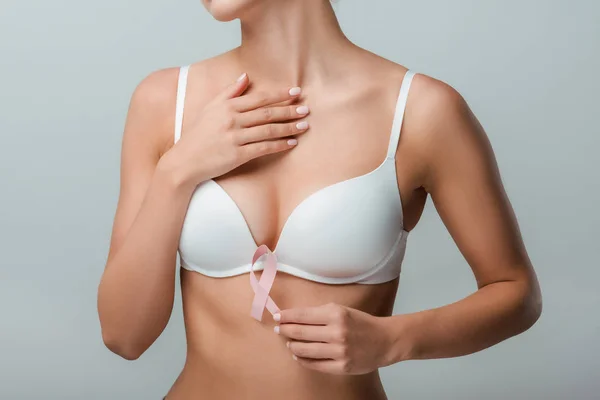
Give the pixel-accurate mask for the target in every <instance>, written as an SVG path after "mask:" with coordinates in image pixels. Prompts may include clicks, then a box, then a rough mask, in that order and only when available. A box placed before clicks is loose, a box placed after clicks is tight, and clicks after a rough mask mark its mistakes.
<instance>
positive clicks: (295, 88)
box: [290, 87, 302, 96]
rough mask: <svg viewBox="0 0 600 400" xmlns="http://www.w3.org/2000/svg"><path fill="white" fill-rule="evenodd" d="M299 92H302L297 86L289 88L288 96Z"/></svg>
mask: <svg viewBox="0 0 600 400" xmlns="http://www.w3.org/2000/svg"><path fill="white" fill-rule="evenodd" d="M300 93H302V89H300V88H299V87H293V88H291V89H290V96H297V95H299V94H300Z"/></svg>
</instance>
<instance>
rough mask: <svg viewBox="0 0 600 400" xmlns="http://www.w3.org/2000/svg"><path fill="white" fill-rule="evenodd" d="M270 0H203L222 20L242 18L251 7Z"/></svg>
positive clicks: (214, 14) (216, 17)
mask: <svg viewBox="0 0 600 400" xmlns="http://www.w3.org/2000/svg"><path fill="white" fill-rule="evenodd" d="M265 1H270V0H202V2H203V3H204V7H206V9H207V10H208V12H209V13H210V14H211V15H212V16H213V17H214V18H215V19H216V20H217V21H221V22H228V21H232V20H234V19H236V18H241V17H242V16H243V15H244V14H245V13H246V12H247V11H248V10H249V9H251V8H252V7H254V6H256V5H258V4H259V3H262V2H265Z"/></svg>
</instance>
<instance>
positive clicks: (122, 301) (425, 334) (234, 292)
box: [98, 0, 541, 400]
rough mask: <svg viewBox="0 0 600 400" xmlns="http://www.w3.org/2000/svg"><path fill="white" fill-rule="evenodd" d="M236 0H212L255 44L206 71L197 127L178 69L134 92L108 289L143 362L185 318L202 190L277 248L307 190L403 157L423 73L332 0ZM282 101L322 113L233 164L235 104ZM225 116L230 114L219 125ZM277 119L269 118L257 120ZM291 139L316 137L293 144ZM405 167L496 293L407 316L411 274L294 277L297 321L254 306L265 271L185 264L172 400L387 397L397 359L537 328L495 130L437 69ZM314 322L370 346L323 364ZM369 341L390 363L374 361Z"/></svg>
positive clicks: (531, 281)
mask: <svg viewBox="0 0 600 400" xmlns="http://www.w3.org/2000/svg"><path fill="white" fill-rule="evenodd" d="M223 4H225V3H223V2H219V1H212V2H206V5H207V7H208V8H209V11H211V12H212V13H213V15H215V17H216V18H218V19H222V20H227V19H231V18H240V19H241V20H242V34H243V35H242V37H243V40H242V46H240V47H239V48H236V49H234V50H232V51H230V52H227V53H225V54H222V55H220V56H217V57H214V58H211V59H208V60H204V61H201V62H198V63H195V64H193V65H192V67H191V69H190V76H189V82H188V95H187V98H186V108H185V118H184V126H183V133H182V138H181V140H180V141H179V142H178V143H177V144H176V145H173V126H174V105H175V87H176V83H177V76H178V69H177V68H168V69H164V70H160V71H156V72H154V73H152V74H150V75H149V76H148V77H147V78H146V79H144V80H143V81H142V82H141V83H140V85H139V86H138V88H137V89H136V91H135V93H134V94H133V97H132V101H131V105H130V110H129V114H128V118H127V122H126V127H125V132H124V136H123V149H122V160H121V193H120V197H119V203H118V206H117V212H116V215H115V222H114V227H113V233H112V238H111V247H110V250H109V256H108V261H107V265H106V269H105V272H104V275H103V277H102V281H101V283H100V286H99V293H98V310H99V315H100V321H101V325H102V333H103V338H104V341H105V343H106V345H107V346H108V347H109V349H111V350H112V351H113V352H115V353H117V354H119V355H121V356H122V357H124V358H126V359H136V358H138V357H139V356H140V355H141V354H142V353H143V352H144V351H145V350H146V349H147V348H148V347H149V346H150V345H151V344H152V343H153V342H154V341H155V340H156V338H157V337H158V336H159V335H160V333H161V332H162V330H163V329H164V327H165V326H166V324H167V322H168V319H169V317H170V314H171V310H172V307H173V298H174V287H175V257H176V251H177V245H178V241H179V235H180V232H181V227H182V223H183V219H184V217H185V212H186V209H187V204H188V202H189V199H190V197H191V194H192V193H193V190H194V187H195V185H197V184H198V183H200V182H201V181H203V180H205V179H210V178H214V179H215V180H216V181H217V182H218V183H219V184H220V185H221V186H222V187H223V188H224V189H225V190H226V191H227V192H228V193H229V194H230V196H231V197H232V198H233V199H234V200H235V201H236V203H237V204H238V206H239V208H240V210H241V211H242V213H243V215H244V217H245V218H246V221H247V222H248V226H249V227H250V230H251V232H252V235H253V237H254V239H255V241H256V243H257V244H261V243H264V244H266V245H268V246H269V248H271V249H274V248H275V247H276V244H277V241H278V240H279V235H280V233H281V230H282V228H283V225H284V223H285V221H286V219H287V217H288V216H289V215H290V213H291V212H292V210H293V209H294V208H295V207H296V206H297V205H298V204H299V203H300V202H301V201H302V200H303V199H305V198H306V197H307V196H308V195H310V194H311V193H313V192H315V191H317V190H319V189H321V188H323V187H325V186H328V185H330V184H333V183H335V182H339V181H341V180H344V179H347V178H351V177H355V176H358V175H362V174H364V173H367V172H369V171H371V170H373V169H375V168H376V167H377V166H378V165H379V164H380V163H381V162H382V161H383V159H384V157H385V153H386V150H387V145H388V140H389V135H390V130H391V123H392V116H393V111H394V106H395V101H396V98H397V95H398V90H399V87H400V83H401V81H402V78H403V76H404V74H405V73H406V68H405V67H403V66H401V65H398V64H395V63H393V62H391V61H388V60H386V59H384V58H382V57H379V56H377V55H374V54H372V53H369V52H368V51H366V50H363V49H361V48H359V47H357V46H355V45H354V44H352V43H351V42H350V41H348V40H347V39H346V38H345V37H344V36H343V35H342V34H341V31H340V30H339V27H338V26H337V23H336V21H335V19H334V16H333V14H332V12H331V8H330V6H329V3H328V2H325V1H321V0H304V1H302V2H300V1H297V2H295V1H290V2H286V3H285V4H286V5H285V6H283V5H281V4H282V3H278V4H279V5H274V4H271V2H267V1H258V0H245V1H240V2H236V4H237V6H236V7H237V8H236V7H234V6H229V7H228V6H226V5H223ZM282 7H291V8H290V9H287V10H282V9H281V8H282ZM277 30H278V32H279V34H274V33H273V32H274V31H277ZM298 37H302V38H303V40H302V41H298V40H295V38H298ZM317 38H318V40H317ZM241 72H247V73H248V75H247V76H246V77H245V78H243V81H242V83H240V84H238V85H240V86H239V87H238V89H239V90H238V89H236V87H235V84H233V83H232V81H234V80H235V78H236V77H237V76H239V75H240V73H241ZM294 86H300V87H301V88H302V92H301V94H300V95H298V96H289V97H286V96H285V93H287V90H289V89H290V88H292V87H294ZM240 88H241V89H240ZM269 96H271V100H273V99H277V100H280V102H279V103H275V104H271V103H269V104H264V105H262V106H261V107H254V106H256V104H255V103H253V106H252V107H249V106H248V107H246V108H249V109H250V111H252V110H258V111H259V112H260V110H264V109H265V108H269V109H271V110H272V111H273V110H275V109H276V107H279V111H282V110H283V109H284V108H282V107H285V106H288V105H293V108H290V110H293V109H295V108H296V106H299V105H306V106H308V107H309V109H310V112H309V113H308V115H306V116H305V115H296V114H294V112H293V111H289V113H288V114H286V115H285V117H280V120H278V121H277V124H278V125H279V126H284V125H285V126H292V125H295V123H297V122H299V121H307V122H309V127H308V129H305V130H303V131H302V132H298V131H296V132H294V133H293V134H292V135H289V136H286V137H280V138H277V144H276V145H273V146H271V147H269V148H268V150H267V147H261V148H260V149H262V150H261V151H262V153H260V152H259V150H258V149H259V147H255V148H254V149H253V150H252V151H251V150H247V151H244V153H243V157H240V158H235V162H234V161H232V160H234V158H231V157H230V156H229V155H230V154H233V153H232V151H233V149H234V148H235V149H238V150H239V148H241V147H244V146H247V144H244V145H238V144H235V145H234V144H232V143H229V144H228V143H226V142H224V141H220V140H221V139H220V138H222V137H225V136H224V135H229V131H227V130H223V129H225V128H223V127H222V125H223V124H221V125H219V123H218V121H221V119H219V118H221V114H220V112H221V111H220V110H224V109H225V108H219V107H221V106H223V107H225V106H224V105H225V104H229V105H231V104H238V105H239V104H241V103H240V102H244V101H246V104H247V105H248V104H249V103H252V101H254V100H256V99H258V98H261V97H269ZM215 99H220V100H219V101H220V102H216V101H215ZM252 99H254V100H252ZM284 99H285V100H284ZM236 101H237V102H238V103H234V102H236ZM267 103H268V102H267ZM214 104H218V105H217V106H215V105H214ZM207 109H210V110H219V111H214V112H212V113H207V112H206V110H207ZM250 111H248V112H237V111H236V112H237V114H235V115H236V117H235V118H234V119H236V121H237V122H236V124H234V125H236V126H235V129H233V128H232V132H233V131H235V132H237V133H236V134H237V135H238V136H236V137H237V138H240V137H242V136H241V135H242V134H243V133H242V132H246V133H247V132H250V131H248V130H244V129H250V128H244V129H242V128H241V126H242V125H244V124H246V125H248V118H250V116H251V115H254V116H257V115H259V114H257V113H254V114H251V113H250ZM203 113H204V114H203ZM208 114H210V115H214V116H218V117H214V118H216V119H218V121H216V122H215V121H210V120H209V119H210V118H208V117H206V115H208ZM276 114H277V111H274V112H271V113H270V114H269V115H270V116H271V118H273V115H276ZM222 115H223V116H225V115H226V114H222ZM227 115H229V114H227ZM260 115H262V116H263V117H266V115H267V114H264V113H261V114H260ZM223 118H225V117H223ZM227 118H228V117H227ZM245 118H246V119H245ZM270 122H272V121H268V120H260V121H258V120H255V121H253V125H254V127H261V126H265V125H266V124H269V123H270ZM286 124H287V125H286ZM291 129H292V130H293V128H291ZM221 130H222V131H221ZM209 131H210V132H209ZM211 132H212V133H211ZM219 132H221V133H219ZM252 132H254V134H255V135H257V134H258V133H256V132H258V130H256V129H255V130H254V131H252ZM290 132H292V131H290ZM211 134H212V136H210V135H211ZM219 135H220V136H219ZM247 137H248V136H246V138H247ZM290 138H296V139H297V140H298V144H297V145H287V144H286V143H287V139H290ZM254 140H255V141H254V142H253V143H260V142H261V141H264V138H262V139H261V138H258V136H255V137H254ZM235 143H241V142H239V141H238V142H235ZM245 148H246V147H245ZM236 151H237V150H236ZM236 154H238V153H236ZM240 154H241V153H240ZM238 155H239V154H238ZM396 160H397V161H396V167H397V178H398V179H397V180H398V187H399V189H400V192H401V196H402V205H403V210H404V225H405V229H406V230H409V231H410V230H412V229H413V228H414V227H415V226H416V224H417V223H418V220H419V218H420V216H421V213H422V210H423V207H424V204H425V201H426V198H427V195H431V198H432V200H433V202H434V204H435V206H436V209H437V210H438V212H439V214H440V217H441V219H442V221H443V222H444V224H445V225H446V227H447V228H448V231H449V232H450V234H451V235H452V237H453V239H454V240H455V241H456V244H457V246H458V247H459V249H460V250H461V252H462V253H463V255H464V256H465V259H466V261H467V262H468V263H469V265H470V266H471V268H472V270H473V273H474V276H475V278H476V281H477V289H478V290H477V291H476V292H475V293H473V294H472V295H470V296H468V297H466V298H465V299H463V300H461V301H459V302H457V303H454V304H450V305H447V306H444V307H440V308H438V309H434V310H427V311H423V312H418V313H414V314H406V315H394V316H391V313H392V309H393V304H394V300H395V296H396V291H397V289H398V279H395V280H393V281H390V282H386V283H383V284H379V285H360V284H350V285H325V284H321V283H317V282H312V281H308V280H303V279H300V278H297V277H294V276H291V275H288V274H285V273H278V275H277V279H276V280H275V284H274V286H273V289H272V292H271V296H272V297H273V299H276V302H277V304H278V305H279V306H280V307H282V314H281V320H280V321H279V322H276V321H273V320H272V319H271V318H270V316H268V315H267V316H266V317H265V318H264V320H263V322H262V323H259V322H258V321H255V320H254V319H252V318H250V316H249V311H250V309H249V307H250V303H251V301H252V297H253V292H252V290H251V288H250V285H249V281H248V275H247V274H244V275H239V276H234V277H229V278H210V277H207V276H203V275H201V274H198V273H195V272H190V271H187V270H182V271H181V287H182V298H183V307H184V317H185V325H186V336H187V344H188V351H187V358H186V363H185V367H184V369H183V371H182V372H181V374H180V376H179V378H178V379H177V381H176V382H175V384H174V385H173V387H172V388H171V390H170V391H169V393H168V395H167V399H169V400H180V399H181V400H185V399H197V398H206V399H213V398H219V399H237V398H246V399H264V398H276V397H278V398H286V399H299V400H300V399H314V398H328V399H329V398H330V399H338V398H339V399H349V400H353V399H356V400H358V399H375V400H377V399H385V398H386V396H385V393H384V391H383V387H382V385H381V382H380V380H379V375H378V368H379V367H382V366H385V365H391V364H393V363H396V362H401V361H404V360H409V359H425V358H439V357H455V356H460V355H464V354H469V353H472V352H475V351H479V350H482V349H484V348H487V347H489V346H491V345H493V344H495V343H498V342H500V341H502V340H504V339H506V338H508V337H511V336H514V335H516V334H518V333H520V332H523V331H524V330H526V329H528V328H529V327H530V326H531V325H532V324H533V323H535V321H536V320H537V318H538V317H539V315H540V312H541V295H540V290H539V287H538V283H537V279H536V276H535V273H534V271H533V268H532V266H531V263H530V261H529V258H528V256H527V253H526V250H525V247H524V245H523V243H522V240H521V236H520V233H519V229H518V225H517V222H516V219H515V217H514V215H513V211H512V208H511V206H510V202H509V201H508V199H507V197H506V195H505V192H504V189H503V187H502V182H501V180H500V176H499V173H498V171H497V166H496V162H495V159H494V156H493V152H492V150H491V146H490V144H489V142H488V140H487V137H486V134H485V132H484V130H483V128H482V127H481V126H480V125H479V123H478V122H477V120H476V118H475V117H474V116H473V115H472V113H471V112H470V110H469V107H468V105H467V104H466V102H465V101H464V99H463V98H462V97H461V96H460V94H459V93H458V92H456V90H454V89H453V88H452V87H450V86H449V85H447V84H445V83H443V82H441V81H438V80H436V79H434V78H431V77H428V76H426V75H422V74H420V75H417V76H416V77H415V79H414V82H413V85H412V88H411V92H410V96H409V102H408V106H407V109H406V115H405V121H404V125H403V127H402V134H401V140H400V144H399V146H398V151H397V154H396ZM238 164H239V165H238ZM409 243H410V242H409ZM232 251H235V249H232ZM251 257H252V255H251V254H249V255H248V258H249V259H250V258H251ZM258 275H260V273H258ZM324 305H332V306H331V308H325V309H324V308H323V307H324ZM334 305H335V306H334ZM336 307H337V308H336ZM299 310H300V311H302V312H299ZM323 310H325V311H323ZM339 310H345V311H344V313H343V315H345V316H347V318H345V319H337V320H336V321H337V322H336V325H335V326H334V324H333V323H332V324H328V323H325V324H321V323H320V322H319V321H318V319H319V318H324V317H326V319H328V318H329V317H330V316H332V315H341V314H340V313H339ZM300 315H301V316H302V318H300ZM331 318H332V320H333V317H331ZM300 319H303V320H300ZM352 323H354V324H355V325H351V324H352ZM300 324H302V325H303V326H307V325H309V326H314V327H316V328H317V329H318V330H320V331H319V332H328V331H327V330H328V329H329V330H331V329H334V328H336V329H338V330H340V329H341V328H344V327H345V328H350V327H352V329H346V330H347V331H348V330H351V331H353V332H362V331H364V332H365V335H364V336H368V337H369V338H370V339H369V340H368V341H364V339H360V338H358V336H357V335H355V336H354V337H352V338H350V337H349V336H348V337H346V338H344V340H343V341H342V342H343V344H340V343H330V344H327V345H330V346H334V345H335V346H337V348H340V349H341V348H343V349H344V357H346V358H348V359H350V358H351V360H347V361H351V362H345V363H341V362H340V363H336V364H334V363H329V364H327V363H325V362H324V360H323V359H320V358H319V357H317V356H315V355H314V354H313V353H310V354H312V355H311V356H308V357H306V355H307V354H309V353H307V351H309V350H310V349H311V347H310V346H311V345H312V346H314V345H315V344H316V343H315V340H313V339H312V338H310V337H304V338H299V337H297V336H298V332H299V330H298V329H297V328H298V327H299V326H300ZM275 326H278V327H280V333H279V334H276V333H274V330H273V328H274V327H275ZM315 332H317V331H315ZM305 333H306V332H305ZM361 340H363V342H361ZM288 341H289V342H290V347H289V348H288V347H286V342H288ZM375 346H376V347H375ZM324 348H326V346H325V347H324ZM358 348H364V349H368V351H367V353H368V354H377V355H381V356H378V357H376V359H371V358H369V359H367V358H366V357H365V356H364V355H360V354H358V352H356V351H355V350H356V349H358ZM307 349H308V350H307ZM310 351H312V350H310ZM319 351H320V350H319ZM323 351H325V350H323ZM292 354H296V355H297V359H296V360H294V359H292ZM302 355H304V356H305V357H303V356H302ZM340 357H341V356H340ZM350 366H351V367H350Z"/></svg>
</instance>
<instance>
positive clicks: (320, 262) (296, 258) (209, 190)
mask: <svg viewBox="0 0 600 400" xmlns="http://www.w3.org/2000/svg"><path fill="white" fill-rule="evenodd" d="M388 161H390V160H389V159H386V160H385V161H384V162H383V163H382V164H381V165H379V166H378V167H377V168H376V169H375V170H373V171H371V172H369V173H367V174H364V175H361V176H357V177H354V178H351V179H348V180H345V181H342V182H337V183H335V184H332V185H329V186H327V187H325V188H323V189H321V190H319V191H317V192H315V193H313V194H311V195H310V196H309V197H308V198H306V199H305V200H304V201H302V202H301V203H300V204H299V205H298V206H297V207H296V209H294V211H293V212H292V213H291V215H290V216H289V218H288V220H287V221H286V222H285V224H284V226H283V229H282V231H281V235H280V237H279V242H278V243H277V246H276V247H275V249H272V250H273V252H274V253H275V254H276V255H277V258H278V261H279V264H278V270H279V271H283V272H286V273H289V274H291V275H295V276H298V277H301V278H304V279H308V280H313V281H317V282H323V283H330V284H344V283H354V282H357V283H381V282H385V281H388V280H391V279H394V278H395V277H397V276H398V275H399V273H400V268H401V263H402V259H403V257H404V252H405V247H406V239H407V232H406V231H405V230H404V229H403V216H402V203H401V198H400V193H399V190H398V185H397V182H396V179H395V176H396V173H395V166H394V163H393V162H388ZM257 247H258V244H257V243H255V242H254V239H253V237H252V234H251V232H250V230H249V228H248V226H247V224H246V222H245V219H244V217H243V215H242V213H241V212H240V210H239V208H238V207H237V205H236V204H235V202H234V201H233V199H232V198H231V197H230V196H229V195H228V194H227V193H226V192H225V190H223V188H221V187H220V186H219V185H218V184H217V183H216V182H214V181H206V182H203V183H202V184H200V185H199V186H198V187H197V188H196V190H195V191H194V193H193V195H192V197H191V199H190V203H189V207H188V211H187V213H186V217H185V220H184V224H183V228H182V233H181V239H180V244H179V252H180V256H181V263H182V267H184V268H186V269H189V270H194V271H196V272H199V273H202V274H204V275H208V276H212V277H226V276H234V275H239V274H242V273H246V272H249V271H250V268H251V265H250V261H251V258H252V255H253V253H254V251H255V250H256V248H257ZM255 269H256V270H260V269H262V266H261V265H260V263H257V264H256V265H255Z"/></svg>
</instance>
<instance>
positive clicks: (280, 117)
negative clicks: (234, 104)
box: [237, 105, 309, 128]
mask: <svg viewBox="0 0 600 400" xmlns="http://www.w3.org/2000/svg"><path fill="white" fill-rule="evenodd" d="M308 112H309V109H308V107H307V106H304V105H301V106H297V105H294V106H280V107H262V108H258V109H256V110H251V111H247V112H244V113H241V114H240V115H239V116H238V117H237V120H238V124H239V125H240V126H242V127H244V128H249V127H252V126H256V125H262V124H266V123H272V122H282V121H289V120H291V119H297V118H301V117H304V116H305V115H306V114H308Z"/></svg>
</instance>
